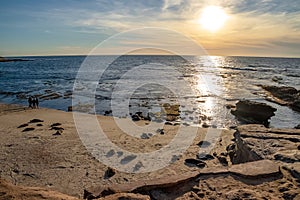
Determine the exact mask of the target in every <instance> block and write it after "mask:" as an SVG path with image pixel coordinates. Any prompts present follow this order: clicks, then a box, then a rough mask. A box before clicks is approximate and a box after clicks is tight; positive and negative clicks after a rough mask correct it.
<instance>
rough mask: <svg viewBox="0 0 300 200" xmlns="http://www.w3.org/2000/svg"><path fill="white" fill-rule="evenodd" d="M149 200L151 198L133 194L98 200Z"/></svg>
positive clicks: (110, 196)
mask: <svg viewBox="0 0 300 200" xmlns="http://www.w3.org/2000/svg"><path fill="white" fill-rule="evenodd" d="M116 199H118V200H150V199H151V198H150V197H149V196H148V195H142V194H134V193H117V194H112V195H108V196H106V197H104V198H100V199H99V200H116Z"/></svg>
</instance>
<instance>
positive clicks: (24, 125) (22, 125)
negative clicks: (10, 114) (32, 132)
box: [18, 124, 28, 128]
mask: <svg viewBox="0 0 300 200" xmlns="http://www.w3.org/2000/svg"><path fill="white" fill-rule="evenodd" d="M26 126H28V124H21V125H20V126H18V128H24V127H26Z"/></svg>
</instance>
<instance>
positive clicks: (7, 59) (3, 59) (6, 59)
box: [0, 57, 32, 62]
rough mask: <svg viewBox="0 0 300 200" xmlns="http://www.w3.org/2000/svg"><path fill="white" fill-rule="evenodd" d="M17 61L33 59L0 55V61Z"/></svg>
mask: <svg viewBox="0 0 300 200" xmlns="http://www.w3.org/2000/svg"><path fill="white" fill-rule="evenodd" d="M16 61H32V60H28V59H21V58H4V57H0V62H16Z"/></svg>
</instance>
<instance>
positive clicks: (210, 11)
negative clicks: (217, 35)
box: [199, 6, 228, 32]
mask: <svg viewBox="0 0 300 200" xmlns="http://www.w3.org/2000/svg"><path fill="white" fill-rule="evenodd" d="M227 19H228V15H227V14H226V13H225V11H224V10H223V9H222V8H221V7H218V6H208V7H206V8H204V9H203V11H202V14H201V16H200V18H199V23H200V24H201V25H202V27H203V28H204V29H206V30H208V31H210V32H216V31H217V30H219V29H220V28H222V27H223V26H224V24H225V22H226V21H227Z"/></svg>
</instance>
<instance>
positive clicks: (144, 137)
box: [141, 133, 153, 139]
mask: <svg viewBox="0 0 300 200" xmlns="http://www.w3.org/2000/svg"><path fill="white" fill-rule="evenodd" d="M152 136H153V134H152V133H142V135H141V139H150V137H152Z"/></svg>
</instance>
